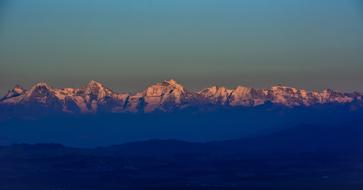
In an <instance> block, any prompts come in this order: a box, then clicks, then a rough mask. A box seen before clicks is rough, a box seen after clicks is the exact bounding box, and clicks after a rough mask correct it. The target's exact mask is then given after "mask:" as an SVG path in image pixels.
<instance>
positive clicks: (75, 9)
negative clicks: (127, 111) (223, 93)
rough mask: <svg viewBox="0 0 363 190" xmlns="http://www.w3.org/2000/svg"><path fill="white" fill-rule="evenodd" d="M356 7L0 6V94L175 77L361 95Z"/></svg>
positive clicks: (27, 2) (328, 3)
mask: <svg viewBox="0 0 363 190" xmlns="http://www.w3.org/2000/svg"><path fill="white" fill-rule="evenodd" d="M362 72H363V3H362V1H360V0H274V1H271V0H123V1H118V0H114V1H112V0H105V1H101V0H59V1H49V0H0V93H1V94H4V93H5V92H6V91H7V90H8V89H10V88H12V87H13V86H14V85H15V84H21V85H23V86H24V87H26V88H29V87H30V86H31V85H32V84H34V83H37V82H40V81H43V82H47V83H49V84H50V85H52V86H55V87H80V86H84V85H85V84H86V83H87V82H88V81H89V80H97V81H100V82H102V83H104V84H105V85H106V86H108V87H110V88H112V89H114V90H116V91H122V92H126V91H127V92H136V91H140V90H142V89H143V88H145V87H146V86H147V85H150V84H152V83H155V82H159V81H162V80H167V79H171V78H173V79H175V80H177V81H178V82H179V83H182V84H183V85H184V86H185V87H187V88H189V89H191V90H200V89H202V88H205V87H208V86H211V85H223V86H227V87H230V88H233V87H235V86H237V85H245V86H251V87H256V88H267V87H269V86H272V85H276V84H283V85H287V86H294V87H298V88H305V89H309V90H322V89H325V88H332V89H336V90H339V91H349V92H350V91H362V92H363V82H362V81H363V74H362Z"/></svg>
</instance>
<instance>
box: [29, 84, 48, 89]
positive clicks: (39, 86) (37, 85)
mask: <svg viewBox="0 0 363 190" xmlns="http://www.w3.org/2000/svg"><path fill="white" fill-rule="evenodd" d="M38 88H45V89H51V88H52V87H51V86H49V85H48V84H47V83H45V82H38V83H36V84H35V85H34V86H33V87H32V89H38Z"/></svg>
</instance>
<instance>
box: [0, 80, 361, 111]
mask: <svg viewBox="0 0 363 190" xmlns="http://www.w3.org/2000/svg"><path fill="white" fill-rule="evenodd" d="M362 102H363V94H361V93H357V92H354V93H342V92H337V91H334V90H330V89H327V90H323V91H321V92H317V91H307V90H303V89H297V88H292V87H287V86H283V85H277V86H272V87H271V88H269V89H255V88H250V87H245V86H238V87H236V88H235V89H228V88H226V87H217V86H213V87H210V88H206V89H204V90H201V91H199V92H193V91H190V90H187V89H185V88H184V87H183V86H182V85H181V84H179V83H177V82H176V81H175V80H165V81H163V82H160V83H156V84H154V85H151V86H149V87H147V88H146V89H145V90H144V91H142V92H138V93H135V94H130V93H118V92H114V91H113V90H111V89H109V88H107V87H105V85H103V84H101V83H99V82H96V81H93V80H92V81H90V82H89V83H88V84H87V85H86V86H85V87H83V88H62V89H58V88H54V87H52V86H50V85H48V84H46V83H37V84H35V85H34V86H33V87H31V88H30V89H29V90H26V89H24V88H23V87H21V86H20V85H16V86H15V87H14V88H13V89H11V90H9V91H8V93H7V94H6V95H5V96H4V97H3V98H2V99H0V106H1V107H6V108H9V107H18V108H19V107H21V108H42V109H46V110H52V111H58V112H65V113H97V112H101V113H123V112H131V113H141V112H142V113H149V112H155V111H162V112H170V111H175V110H183V109H187V108H195V107H198V108H203V107H207V106H223V107H256V106H259V105H264V104H267V103H270V104H273V105H281V106H285V107H299V106H303V107H308V106H313V105H322V104H352V105H354V106H356V105H362ZM354 106H353V107H354ZM4 109H5V108H4Z"/></svg>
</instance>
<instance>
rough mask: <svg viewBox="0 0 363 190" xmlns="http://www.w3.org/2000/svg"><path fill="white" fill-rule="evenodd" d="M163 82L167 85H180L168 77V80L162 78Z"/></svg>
mask: <svg viewBox="0 0 363 190" xmlns="http://www.w3.org/2000/svg"><path fill="white" fill-rule="evenodd" d="M163 83H166V84H168V85H180V84H179V83H178V82H176V80H174V79H170V80H164V81H163Z"/></svg>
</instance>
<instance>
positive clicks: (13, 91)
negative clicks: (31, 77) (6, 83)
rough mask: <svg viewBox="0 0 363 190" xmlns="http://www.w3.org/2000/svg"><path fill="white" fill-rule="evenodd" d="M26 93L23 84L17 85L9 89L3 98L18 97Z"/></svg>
mask: <svg viewBox="0 0 363 190" xmlns="http://www.w3.org/2000/svg"><path fill="white" fill-rule="evenodd" d="M24 93H25V89H24V88H23V87H22V86H20V85H15V87H14V88H13V89H11V90H9V91H8V92H7V93H6V95H5V96H4V97H3V98H2V99H1V100H5V99H8V98H13V97H17V96H20V95H22V94H24Z"/></svg>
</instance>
